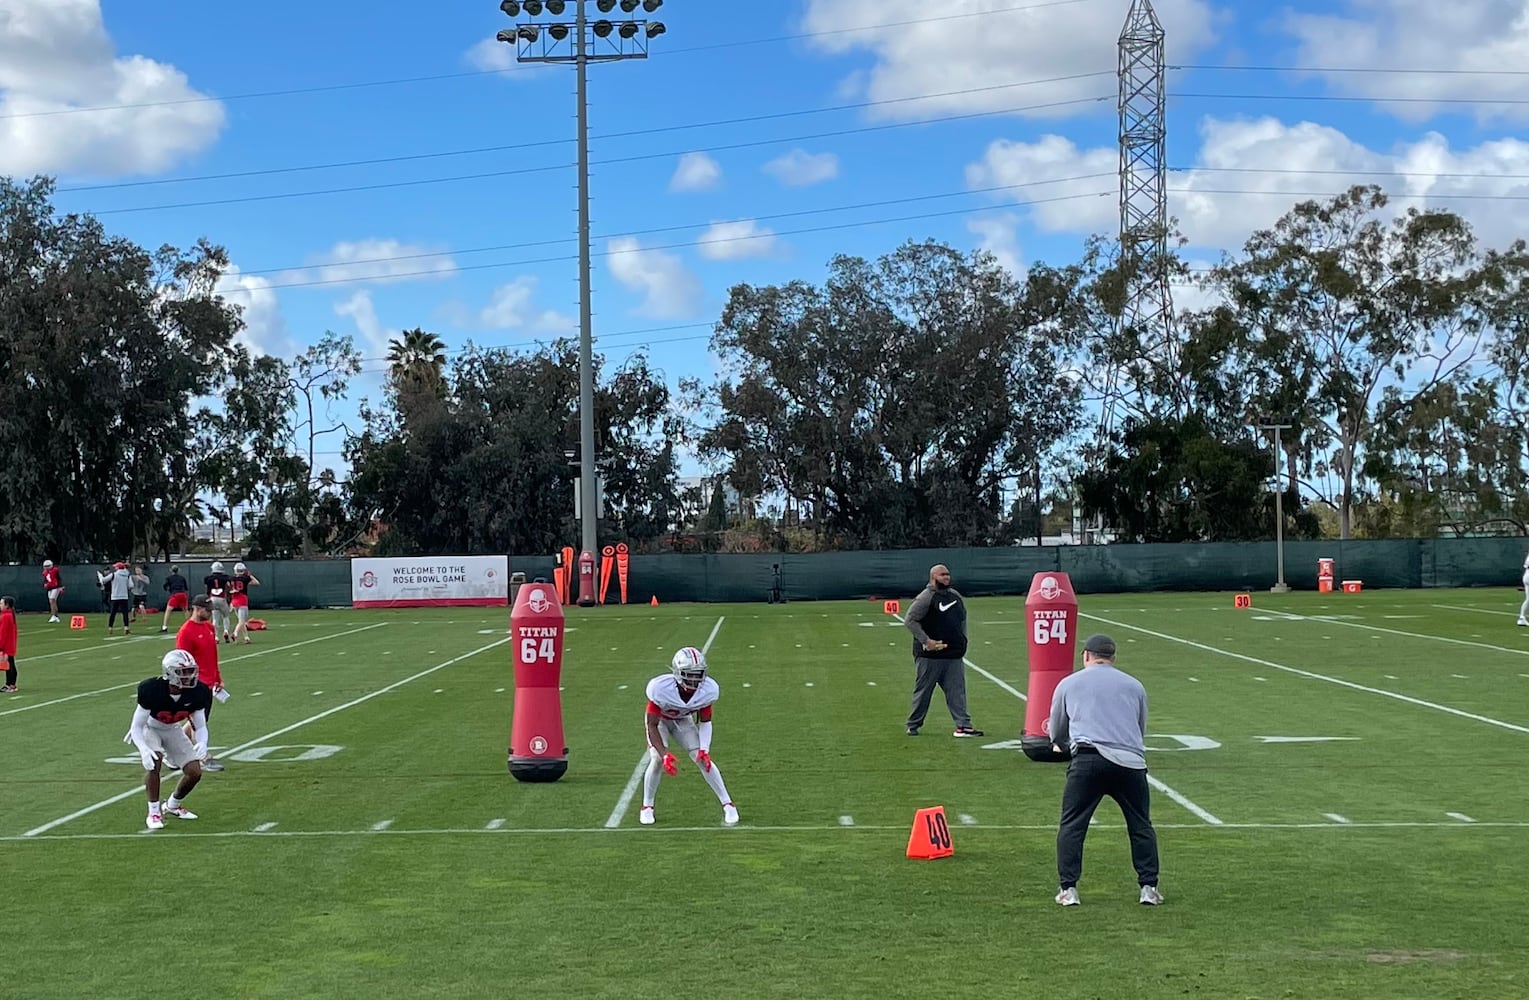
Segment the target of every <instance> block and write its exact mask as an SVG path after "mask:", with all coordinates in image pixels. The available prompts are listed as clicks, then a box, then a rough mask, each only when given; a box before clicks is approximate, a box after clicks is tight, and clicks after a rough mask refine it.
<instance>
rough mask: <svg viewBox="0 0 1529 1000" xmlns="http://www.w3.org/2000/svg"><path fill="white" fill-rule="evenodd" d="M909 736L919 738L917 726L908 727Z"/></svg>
mask: <svg viewBox="0 0 1529 1000" xmlns="http://www.w3.org/2000/svg"><path fill="white" fill-rule="evenodd" d="M908 735H909V736H917V735H918V727H917V726H909V727H908Z"/></svg>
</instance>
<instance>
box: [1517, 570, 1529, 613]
mask: <svg viewBox="0 0 1529 1000" xmlns="http://www.w3.org/2000/svg"><path fill="white" fill-rule="evenodd" d="M1526 615H1529V553H1526V554H1525V555H1524V603H1523V604H1520V605H1519V606H1518V623H1519V624H1520V625H1529V617H1525V616H1526Z"/></svg>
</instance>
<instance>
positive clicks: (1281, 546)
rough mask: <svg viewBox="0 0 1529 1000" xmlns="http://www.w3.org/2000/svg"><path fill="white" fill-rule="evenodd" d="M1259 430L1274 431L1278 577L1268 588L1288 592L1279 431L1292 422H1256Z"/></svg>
mask: <svg viewBox="0 0 1529 1000" xmlns="http://www.w3.org/2000/svg"><path fill="white" fill-rule="evenodd" d="M1256 426H1257V427H1258V429H1259V430H1261V431H1273V432H1274V552H1275V560H1276V563H1277V565H1278V574H1279V576H1278V579H1277V580H1276V581H1275V583H1274V586H1272V587H1270V588H1269V592H1270V593H1271V594H1288V593H1290V586H1289V585H1288V584H1287V583H1285V490H1284V480H1283V479H1282V478H1281V476H1282V474H1283V465H1284V458H1285V453H1284V451H1283V450H1282V449H1281V448H1280V444H1279V432H1280V431H1288V430H1290V428H1291V427H1293V426H1294V425H1293V424H1257V425H1256Z"/></svg>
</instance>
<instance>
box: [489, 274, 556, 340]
mask: <svg viewBox="0 0 1529 1000" xmlns="http://www.w3.org/2000/svg"><path fill="white" fill-rule="evenodd" d="M536 287H537V280H536V279H535V278H534V277H530V276H522V277H519V278H516V279H515V280H514V281H511V282H509V283H508V284H504V285H500V286H499V287H498V288H496V289H494V294H493V295H492V296H491V297H490V299H489V303H488V305H486V306H484V307H483V309H482V310H480V311H479V313H478V316H477V321H478V323H479V325H481V326H484V327H487V328H489V329H491V330H526V331H528V332H531V333H568V332H570V331H572V330H574V329H575V328H576V323H575V322H574V319H573V317H572V316H568V315H565V314H563V313H560V312H558V311H556V310H555V309H538V308H537V307H536V305H535V303H534V300H535V297H536Z"/></svg>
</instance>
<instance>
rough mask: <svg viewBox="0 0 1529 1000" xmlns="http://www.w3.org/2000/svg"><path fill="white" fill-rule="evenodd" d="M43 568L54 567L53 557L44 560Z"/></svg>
mask: <svg viewBox="0 0 1529 1000" xmlns="http://www.w3.org/2000/svg"><path fill="white" fill-rule="evenodd" d="M42 568H43V569H52V568H53V560H52V559H44V560H43V561H42Z"/></svg>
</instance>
